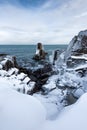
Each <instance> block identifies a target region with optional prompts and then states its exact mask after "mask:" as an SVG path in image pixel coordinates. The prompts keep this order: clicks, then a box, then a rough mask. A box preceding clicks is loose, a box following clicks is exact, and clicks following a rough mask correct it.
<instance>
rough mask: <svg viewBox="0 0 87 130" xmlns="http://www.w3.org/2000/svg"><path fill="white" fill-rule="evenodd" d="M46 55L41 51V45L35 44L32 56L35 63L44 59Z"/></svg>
mask: <svg viewBox="0 0 87 130" xmlns="http://www.w3.org/2000/svg"><path fill="white" fill-rule="evenodd" d="M46 55H47V53H46V52H45V51H44V49H43V45H42V43H38V44H37V49H36V54H35V55H34V57H33V59H34V60H36V61H39V60H42V59H45V58H46Z"/></svg>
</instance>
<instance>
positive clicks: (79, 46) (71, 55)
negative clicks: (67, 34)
mask: <svg viewBox="0 0 87 130" xmlns="http://www.w3.org/2000/svg"><path fill="white" fill-rule="evenodd" d="M86 60H87V30H85V31H81V32H80V33H79V34H78V35H77V36H75V37H74V38H73V39H72V40H71V42H70V43H69V46H68V48H67V50H66V52H65V61H66V63H67V66H68V67H74V66H76V65H77V64H84V63H85V62H86Z"/></svg>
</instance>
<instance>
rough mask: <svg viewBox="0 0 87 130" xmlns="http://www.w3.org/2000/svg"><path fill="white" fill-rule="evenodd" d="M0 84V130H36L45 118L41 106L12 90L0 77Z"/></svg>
mask: <svg viewBox="0 0 87 130" xmlns="http://www.w3.org/2000/svg"><path fill="white" fill-rule="evenodd" d="M0 83H1V86H0V130H38V128H40V126H41V124H42V123H43V122H44V121H45V118H46V112H45V109H44V107H43V106H42V104H41V103H40V102H39V101H38V100H37V99H35V98H34V97H31V96H29V95H25V94H20V93H18V92H16V91H15V90H12V89H11V83H9V81H7V80H5V79H4V78H1V77H0Z"/></svg>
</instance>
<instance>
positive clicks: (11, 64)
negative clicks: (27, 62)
mask: <svg viewBox="0 0 87 130" xmlns="http://www.w3.org/2000/svg"><path fill="white" fill-rule="evenodd" d="M13 67H16V68H17V67H18V64H17V62H16V57H12V60H9V59H8V60H7V61H6V62H5V64H4V65H3V69H4V70H6V71H8V70H9V69H11V68H13Z"/></svg>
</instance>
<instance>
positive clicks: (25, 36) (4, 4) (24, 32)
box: [0, 0, 87, 44]
mask: <svg viewBox="0 0 87 130" xmlns="http://www.w3.org/2000/svg"><path fill="white" fill-rule="evenodd" d="M85 29H87V0H84V1H83V0H0V44H35V43H37V42H42V43H43V44H68V43H69V41H70V40H71V39H72V37H73V36H74V35H76V34H77V33H78V32H79V31H80V30H85Z"/></svg>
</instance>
